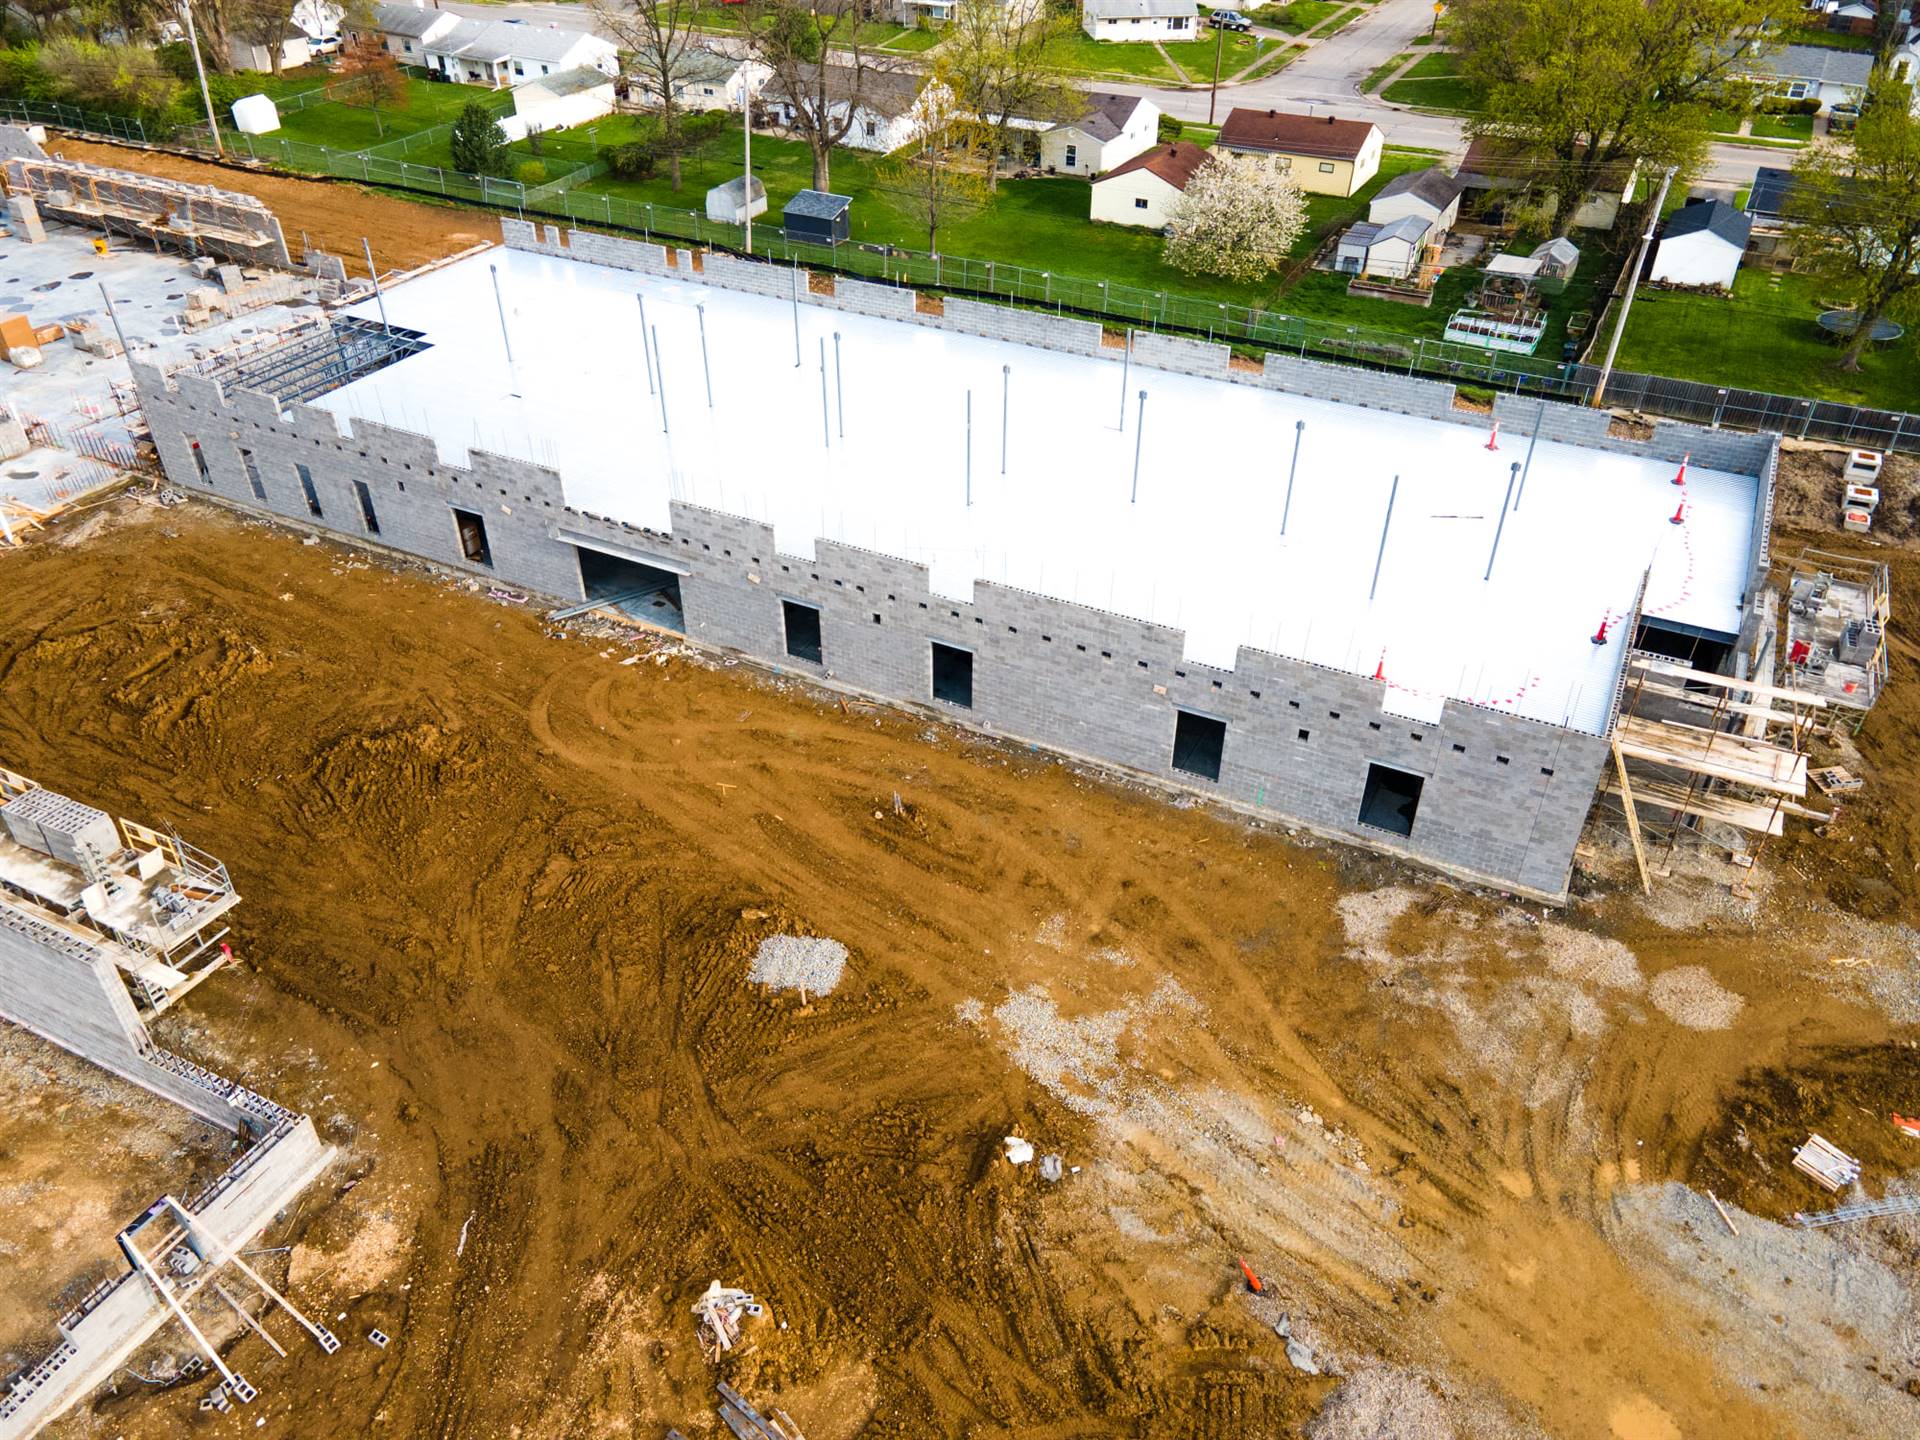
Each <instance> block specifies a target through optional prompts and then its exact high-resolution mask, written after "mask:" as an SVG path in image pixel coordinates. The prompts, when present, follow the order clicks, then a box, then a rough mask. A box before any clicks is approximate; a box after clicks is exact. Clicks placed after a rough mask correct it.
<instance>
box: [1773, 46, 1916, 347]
mask: <svg viewBox="0 0 1920 1440" xmlns="http://www.w3.org/2000/svg"><path fill="white" fill-rule="evenodd" d="M1786 217H1787V220H1788V223H1789V225H1790V227H1791V234H1792V241H1793V253H1794V257H1795V260H1796V262H1797V263H1799V264H1800V265H1802V266H1804V267H1805V268H1807V269H1808V270H1810V271H1811V272H1812V273H1813V274H1814V275H1815V276H1817V277H1818V278H1819V279H1821V280H1822V281H1824V282H1826V283H1827V284H1829V285H1831V286H1833V287H1834V288H1835V289H1837V290H1839V291H1840V292H1841V293H1842V294H1844V295H1845V296H1846V297H1847V298H1848V299H1849V300H1851V301H1852V302H1853V308H1854V315H1855V321H1854V329H1853V337H1852V339H1851V340H1850V341H1849V343H1848V345H1847V348H1846V351H1845V353H1844V354H1842V355H1841V357H1840V359H1839V360H1837V361H1836V362H1835V363H1836V364H1837V365H1838V366H1839V367H1840V368H1841V369H1842V370H1858V369H1859V368H1860V357H1861V356H1862V355H1863V354H1864V353H1865V352H1866V348H1867V346H1868V345H1869V344H1870V343H1871V342H1872V338H1873V326H1874V322H1875V321H1876V320H1880V319H1883V318H1896V319H1906V320H1915V319H1920V119H1915V117H1914V114H1913V111H1912V110H1911V109H1910V108H1909V97H1908V94H1907V88H1906V86H1905V85H1903V84H1901V83H1900V82H1898V81H1895V80H1892V79H1890V78H1889V77H1888V76H1887V75H1886V74H1885V72H1884V71H1883V72H1878V73H1876V75H1875V77H1874V79H1873V81H1872V83H1871V84H1870V85H1869V88H1868V91H1867V98H1866V100H1865V102H1864V103H1863V104H1862V106H1861V112H1860V123H1859V124H1858V125H1856V126H1855V127H1854V130H1853V134H1852V136H1851V137H1850V141H1849V143H1846V144H1840V143H1829V144H1822V145H1816V146H1810V147H1809V148H1808V149H1806V150H1804V151H1803V152H1801V155H1800V158H1799V160H1798V161H1796V162H1795V164H1794V167H1793V185H1792V187H1791V189H1790V191H1789V193H1788V197H1787V205H1786Z"/></svg>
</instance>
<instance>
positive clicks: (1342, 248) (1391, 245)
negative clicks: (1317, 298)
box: [1334, 215, 1438, 280]
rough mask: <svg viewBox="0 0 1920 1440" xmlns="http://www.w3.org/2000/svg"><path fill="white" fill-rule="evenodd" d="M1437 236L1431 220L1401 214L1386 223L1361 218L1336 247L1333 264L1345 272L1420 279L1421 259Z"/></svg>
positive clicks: (1351, 226) (1391, 278)
mask: <svg viewBox="0 0 1920 1440" xmlns="http://www.w3.org/2000/svg"><path fill="white" fill-rule="evenodd" d="M1437 239H1438V236H1437V235H1436V234H1435V232H1434V229H1433V225H1432V223H1431V222H1430V221H1428V220H1426V219H1424V218H1422V217H1421V216H1418V215H1402V216H1400V217H1399V218H1398V219H1395V220H1389V221H1387V222H1386V223H1385V224H1375V223H1374V222H1373V221H1371V220H1362V221H1361V222H1359V223H1358V224H1356V225H1350V226H1348V227H1347V232H1346V234H1344V235H1342V236H1341V237H1340V242H1339V245H1338V246H1337V247H1336V249H1335V251H1334V268H1335V269H1336V270H1338V271H1340V272H1341V273H1342V274H1345V275H1378V276H1380V277H1381V278H1383V279H1387V280H1414V279H1418V278H1419V276H1420V270H1421V261H1422V259H1423V258H1424V257H1425V255H1426V253H1427V249H1428V247H1429V246H1431V245H1432V244H1433V243H1434V242H1435V241H1436V240H1437Z"/></svg>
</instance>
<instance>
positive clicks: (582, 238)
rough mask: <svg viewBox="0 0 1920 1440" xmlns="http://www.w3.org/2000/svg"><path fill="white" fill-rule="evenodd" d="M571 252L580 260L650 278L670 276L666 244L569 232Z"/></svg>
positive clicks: (575, 231)
mask: <svg viewBox="0 0 1920 1440" xmlns="http://www.w3.org/2000/svg"><path fill="white" fill-rule="evenodd" d="M567 241H568V253H569V254H570V255H572V256H573V258H574V259H576V260H587V261H591V262H592V263H593V264H595V265H606V266H610V267H611V268H613V269H615V270H637V271H640V272H641V273H643V274H647V275H664V274H666V273H667V269H668V267H667V251H666V247H665V246H662V245H653V244H649V243H648V242H646V241H643V240H622V239H620V238H618V237H616V236H612V235H596V234H594V233H593V232H592V231H590V230H570V231H568V232H567Z"/></svg>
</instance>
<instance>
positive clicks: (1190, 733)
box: [1173, 710, 1227, 780]
mask: <svg viewBox="0 0 1920 1440" xmlns="http://www.w3.org/2000/svg"><path fill="white" fill-rule="evenodd" d="M1174 715H1175V719H1174V722H1173V768H1174V769H1176V770H1180V771H1184V772H1185V773H1186V774H1188V775H1198V776H1200V777H1201V778H1202V779H1204V780H1218V779H1219V778H1220V760H1221V757H1222V756H1223V755H1224V754H1225V753H1226V748H1227V722H1226V721H1224V720H1216V719H1214V718H1213V717H1212V716H1211V715H1196V714H1194V713H1193V712H1192V711H1191V710H1176V711H1175V712H1174Z"/></svg>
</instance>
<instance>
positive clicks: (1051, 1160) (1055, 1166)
mask: <svg viewBox="0 0 1920 1440" xmlns="http://www.w3.org/2000/svg"><path fill="white" fill-rule="evenodd" d="M1066 1173H1067V1172H1066V1166H1065V1165H1063V1164H1062V1163H1061V1160H1060V1157H1059V1156H1058V1155H1042V1156H1041V1157H1040V1178H1041V1179H1042V1180H1051V1181H1058V1180H1059V1179H1060V1177H1061V1176H1062V1175H1064V1174H1066Z"/></svg>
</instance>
